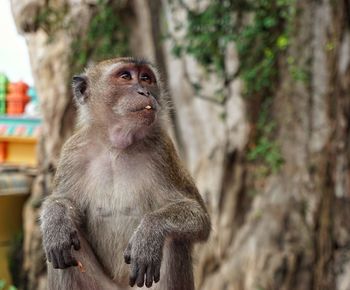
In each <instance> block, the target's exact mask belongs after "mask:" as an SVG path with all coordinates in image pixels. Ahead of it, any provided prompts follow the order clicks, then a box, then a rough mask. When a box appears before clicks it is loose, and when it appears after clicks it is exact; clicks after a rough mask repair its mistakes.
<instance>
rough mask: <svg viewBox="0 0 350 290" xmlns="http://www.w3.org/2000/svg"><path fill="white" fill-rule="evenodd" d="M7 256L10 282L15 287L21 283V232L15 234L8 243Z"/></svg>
mask: <svg viewBox="0 0 350 290" xmlns="http://www.w3.org/2000/svg"><path fill="white" fill-rule="evenodd" d="M10 245H11V246H10V249H9V254H8V264H9V270H10V273H11V277H12V282H13V284H14V285H16V286H17V287H19V286H20V284H21V282H22V265H23V232H22V231H19V232H18V233H16V234H15V235H14V236H13V237H12V239H11V242H10Z"/></svg>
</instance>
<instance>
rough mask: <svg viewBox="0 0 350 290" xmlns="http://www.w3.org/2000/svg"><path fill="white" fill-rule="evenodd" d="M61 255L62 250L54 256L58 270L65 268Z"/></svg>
mask: <svg viewBox="0 0 350 290" xmlns="http://www.w3.org/2000/svg"><path fill="white" fill-rule="evenodd" d="M63 253H64V250H61V251H59V252H58V254H57V255H56V258H57V262H58V266H59V268H60V269H65V268H67V265H66V263H65V262H64V258H63Z"/></svg>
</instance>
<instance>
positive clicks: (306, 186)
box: [0, 0, 350, 290]
mask: <svg viewBox="0 0 350 290" xmlns="http://www.w3.org/2000/svg"><path fill="white" fill-rule="evenodd" d="M0 1H1V2H0V31H1V33H0V37H1V41H0V43H1V44H0V72H1V74H0V289H4V288H6V287H9V288H10V289H16V288H17V289H28V290H43V289H46V268H45V267H46V265H45V259H44V254H43V250H42V247H41V237H40V231H39V225H38V213H39V210H40V206H41V203H42V200H43V198H45V197H46V196H47V195H49V194H50V193H51V191H52V177H53V175H54V173H55V170H56V166H57V161H58V157H59V154H60V149H61V147H62V144H63V143H64V142H65V140H66V139H67V138H68V137H69V136H70V135H71V134H72V132H73V129H74V122H75V118H76V108H75V106H74V104H73V101H72V93H71V87H70V82H71V78H72V76H73V75H74V74H76V73H79V72H82V71H83V69H84V67H85V66H86V65H88V64H90V63H94V62H96V61H99V60H102V59H106V58H111V57H116V56H124V55H132V56H136V57H144V58H147V59H149V60H151V61H152V62H154V63H155V64H157V66H158V67H159V69H160V71H161V72H162V73H163V76H164V80H165V82H166V85H167V90H168V93H169V98H170V99H171V101H172V102H173V110H172V112H171V121H172V127H171V128H170V130H171V131H172V136H173V137H174V140H175V142H176V144H177V147H178V150H179V152H180V155H181V157H182V159H183V160H184V162H185V163H186V164H187V167H188V168H189V170H190V171H191V173H192V175H193V176H194V178H195V180H196V183H197V185H198V187H199V190H200V192H201V194H202V196H203V198H204V200H205V202H206V204H207V206H208V209H209V211H210V214H211V217H212V223H213V231H212V234H211V238H210V241H209V242H208V243H206V244H203V245H199V246H198V247H197V248H196V253H195V261H196V262H195V278H196V285H197V288H198V289H201V290H275V289H278V290H296V289H298V290H299V289H300V290H321V289H330V290H333V289H337V290H350V163H349V162H350V1H349V0H304V1H302V0H222V1H219V0H212V1H209V0H202V1H199V0H128V1H126V0H114V1H109V0H12V1H9V0H0ZM6 289H7V288H6Z"/></svg>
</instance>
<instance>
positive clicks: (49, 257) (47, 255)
mask: <svg viewBox="0 0 350 290" xmlns="http://www.w3.org/2000/svg"><path fill="white" fill-rule="evenodd" d="M46 258H47V260H48V261H49V263H51V261H52V258H51V253H50V252H47V253H46Z"/></svg>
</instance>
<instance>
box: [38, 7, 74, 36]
mask: <svg viewBox="0 0 350 290" xmlns="http://www.w3.org/2000/svg"><path fill="white" fill-rule="evenodd" d="M67 11H68V6H67V5H66V4H65V5H63V6H62V7H59V8H58V7H56V8H53V7H51V6H47V7H45V8H43V9H42V10H40V11H39V13H38V15H37V16H36V20H35V22H36V24H37V26H38V27H40V28H42V29H43V30H44V31H45V32H46V33H47V35H48V36H49V41H52V40H53V37H54V35H55V33H56V32H57V31H58V30H61V29H66V28H68V23H67V21H66V20H65V18H66V17H65V16H66V14H67Z"/></svg>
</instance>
